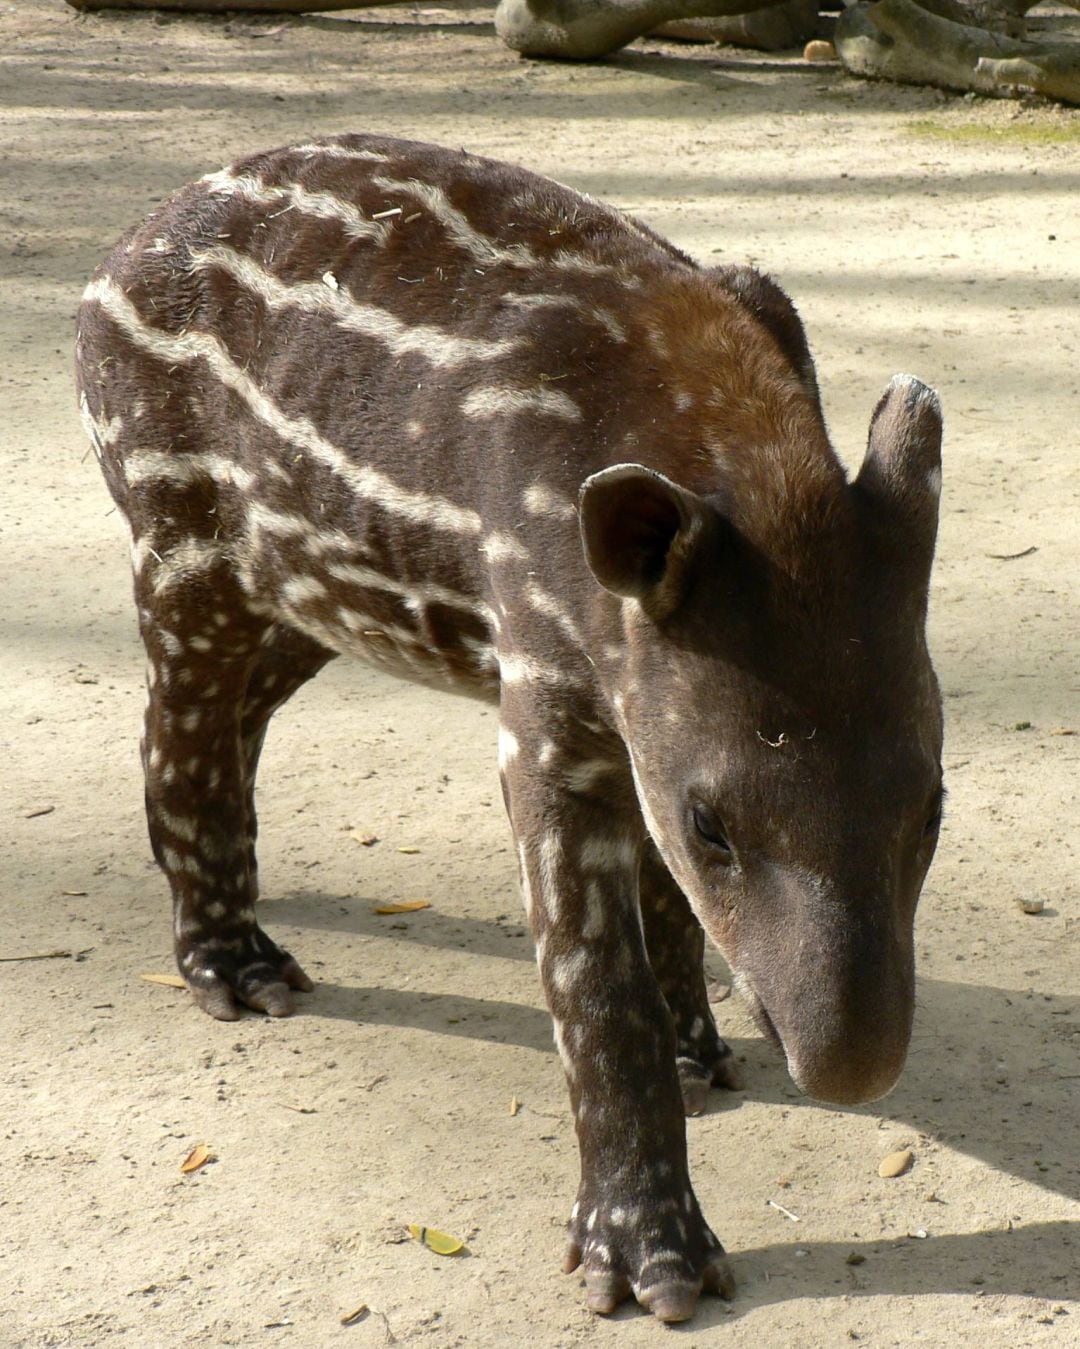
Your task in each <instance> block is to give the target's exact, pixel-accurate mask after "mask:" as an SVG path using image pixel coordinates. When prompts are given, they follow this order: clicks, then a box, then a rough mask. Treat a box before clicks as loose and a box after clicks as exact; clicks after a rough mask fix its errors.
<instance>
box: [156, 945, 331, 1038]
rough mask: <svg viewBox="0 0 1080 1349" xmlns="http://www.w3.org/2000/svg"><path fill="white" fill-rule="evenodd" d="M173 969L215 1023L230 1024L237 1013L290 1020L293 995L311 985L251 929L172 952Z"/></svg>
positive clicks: (292, 963) (293, 963)
mask: <svg viewBox="0 0 1080 1349" xmlns="http://www.w3.org/2000/svg"><path fill="white" fill-rule="evenodd" d="M177 964H178V965H179V966H180V972H181V974H182V975H183V976H184V978H185V979H186V980H187V985H188V988H190V989H191V992H192V994H193V996H194V998H195V1001H196V1002H197V1003H198V1004H199V1006H200V1007H201V1008H202V1010H203V1011H204V1012H208V1013H209V1014H210V1016H212V1017H215V1018H216V1019H217V1020H218V1021H236V1020H237V1019H238V1018H239V1016H240V1011H241V1008H242V1007H250V1008H252V1009H253V1010H254V1011H256V1012H266V1014H267V1015H268V1016H291V1015H292V1013H293V1012H294V1011H295V1010H296V1001H295V999H294V997H293V990H294V989H295V990H299V991H300V992H301V993H310V992H311V990H312V989H313V988H314V987H315V985H314V984H313V983H312V982H311V980H310V979H309V978H308V977H307V975H306V974H305V973H304V971H303V970H302V969H301V968H300V966H299V965H298V964H297V963H296V961H295V960H294V959H293V958H292V956H291V955H289V953H288V951H283V950H282V949H281V947H280V946H278V945H277V944H276V943H275V942H272V941H271V940H270V938H269V937H268V936H267V935H266V933H265V932H263V931H262V930H261V929H260V928H258V927H256V926H254V925H252V927H251V928H249V929H247V930H246V931H245V932H244V933H243V935H241V936H239V937H232V938H215V937H209V938H205V939H202V940H199V941H191V942H187V943H185V944H184V946H183V948H182V949H178V950H177Z"/></svg>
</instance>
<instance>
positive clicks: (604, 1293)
mask: <svg viewBox="0 0 1080 1349" xmlns="http://www.w3.org/2000/svg"><path fill="white" fill-rule="evenodd" d="M705 1085H706V1088H707V1084H705ZM584 1210H585V1204H584V1203H581V1202H580V1201H579V1205H578V1208H577V1210H576V1212H575V1217H574V1218H573V1219H571V1224H570V1227H571V1237H570V1242H569V1244H568V1246H567V1250H566V1258H565V1259H564V1261H563V1271H564V1272H565V1273H567V1274H572V1273H573V1272H574V1271H575V1270H577V1269H580V1270H581V1273H582V1274H583V1275H584V1280H585V1305H586V1307H587V1308H588V1309H589V1311H592V1312H597V1313H598V1314H599V1315H601V1316H608V1315H610V1314H611V1313H612V1312H613V1311H614V1310H615V1309H616V1307H618V1305H619V1304H620V1303H621V1302H624V1301H626V1299H628V1298H629V1297H631V1296H634V1297H636V1298H637V1301H638V1302H639V1303H640V1305H641V1306H642V1307H643V1308H644V1309H645V1310H646V1311H649V1312H651V1313H652V1315H653V1316H655V1317H656V1318H657V1320H659V1321H670V1322H674V1321H688V1320H689V1319H690V1318H691V1317H692V1316H693V1314H694V1310H695V1308H696V1307H697V1304H698V1299H699V1298H700V1296H701V1294H702V1292H703V1291H704V1292H706V1293H718V1294H719V1295H720V1296H721V1297H724V1298H730V1297H732V1296H733V1295H734V1292H735V1280H734V1278H733V1277H732V1274H731V1269H730V1267H729V1265H728V1262H727V1258H726V1256H725V1255H724V1250H723V1247H722V1246H721V1245H720V1243H719V1241H717V1239H716V1237H715V1236H714V1235H713V1234H712V1232H711V1231H710V1230H709V1228H708V1226H707V1224H706V1223H705V1220H704V1219H703V1218H702V1216H701V1212H700V1210H699V1209H698V1207H697V1204H696V1201H695V1200H694V1198H693V1194H692V1192H690V1191H687V1192H686V1193H685V1195H684V1196H683V1201H682V1202H681V1203H679V1204H678V1205H676V1204H674V1203H672V1201H671V1199H670V1198H668V1197H666V1196H664V1197H661V1196H650V1197H649V1198H648V1199H645V1200H643V1201H642V1202H639V1203H635V1204H629V1203H628V1204H626V1205H625V1206H624V1205H617V1206H614V1207H612V1208H610V1209H608V1208H606V1207H604V1206H602V1205H597V1206H596V1207H593V1208H590V1209H589V1210H588V1212H589V1216H588V1219H587V1220H586V1221H585V1222H584V1223H582V1222H581V1221H580V1217H579V1215H580V1214H581V1213H582V1212H583V1211H584ZM669 1219H670V1221H668V1220H669Z"/></svg>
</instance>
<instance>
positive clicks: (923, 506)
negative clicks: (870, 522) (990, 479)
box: [855, 375, 941, 578]
mask: <svg viewBox="0 0 1080 1349" xmlns="http://www.w3.org/2000/svg"><path fill="white" fill-rule="evenodd" d="M855 488H856V491H858V492H859V493H861V494H862V495H864V496H865V497H866V498H867V499H869V500H870V501H871V502H872V503H873V505H874V507H875V515H876V517H877V519H878V522H879V525H880V526H882V527H883V529H884V532H885V534H886V535H887V536H891V537H892V538H893V539H894V540H895V545H896V546H897V547H898V548H899V549H900V551H901V552H902V553H903V554H906V555H907V557H908V558H909V559H910V560H911V561H912V562H914V563H915V565H916V567H917V568H918V570H919V572H920V573H922V576H923V577H924V578H929V574H930V563H931V561H932V560H933V555H934V543H935V541H936V539H937V526H938V506H939V504H940V498H941V403H940V402H939V400H938V396H937V394H936V393H935V392H934V391H933V389H931V388H929V387H928V386H927V385H925V384H922V383H921V382H920V381H919V380H917V379H915V378H913V377H912V376H911V375H897V376H896V377H895V378H894V379H893V380H892V382H891V383H890V385H889V387H888V388H887V389H886V390H885V393H884V394H883V395H882V398H881V401H880V402H879V403H878V405H877V407H876V408H875V409H874V415H873V417H872V418H871V419H870V441H869V445H868V447H867V451H866V458H865V459H864V460H863V466H862V468H861V469H860V470H859V475H858V477H857V478H856V480H855Z"/></svg>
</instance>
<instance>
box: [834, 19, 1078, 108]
mask: <svg viewBox="0 0 1080 1349" xmlns="http://www.w3.org/2000/svg"><path fill="white" fill-rule="evenodd" d="M833 41H834V43H835V45H836V51H837V54H838V55H839V57H840V60H841V61H842V62H843V63H844V65H845V67H846V68H847V69H848V70H849V71H850V72H851V74H853V75H866V76H870V77H872V78H875V79H883V80H897V81H899V82H900V83H902V84H932V85H936V86H938V87H939V88H942V89H957V90H961V91H963V92H967V91H973V92H975V93H977V94H989V95H991V96H992V97H996V98H1017V97H1020V96H1021V95H1023V94H1026V93H1036V94H1042V95H1044V96H1045V97H1047V98H1054V99H1058V100H1060V101H1061V102H1063V103H1080V47H1078V46H1076V45H1075V44H1069V43H1052V42H1023V41H1019V40H1017V39H1015V38H1010V37H1006V36H1004V35H1003V34H1000V33H990V32H987V31H986V30H985V29H982V28H975V27H972V26H970V25H967V24H960V23H954V22H952V21H951V20H949V19H943V18H939V17H938V16H937V15H936V14H931V13H930V12H929V10H928V9H924V8H923V7H922V6H921V5H916V4H914V3H912V0H876V3H866V0H860V3H858V4H855V5H853V6H852V7H851V8H850V9H847V10H845V11H844V13H843V14H841V15H840V18H839V21H838V23H837V26H836V33H835V36H834V39H833Z"/></svg>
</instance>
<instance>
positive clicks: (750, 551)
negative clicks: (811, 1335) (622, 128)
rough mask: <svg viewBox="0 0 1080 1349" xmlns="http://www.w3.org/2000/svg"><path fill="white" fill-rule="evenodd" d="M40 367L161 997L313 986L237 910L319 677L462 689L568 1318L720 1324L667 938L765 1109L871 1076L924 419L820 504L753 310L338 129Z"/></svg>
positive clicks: (916, 595) (253, 169)
mask: <svg viewBox="0 0 1080 1349" xmlns="http://www.w3.org/2000/svg"><path fill="white" fill-rule="evenodd" d="M77 353H78V373H79V386H80V399H81V408H82V413H83V418H84V421H85V424H86V428H87V431H88V434H89V436H90V438H91V441H92V444H93V446H94V449H95V451H96V454H97V456H98V458H99V460H100V462H101V465H102V469H103V471H104V473H105V477H106V480H107V482H108V485H109V489H110V491H111V492H112V495H113V497H114V498H115V500H116V502H117V503H118V505H119V507H120V509H121V511H122V513H123V515H124V517H125V518H126V520H127V521H128V523H129V525H130V527H131V535H132V559H133V565H134V573H135V595H136V601H137V605H138V612H139V622H140V628H141V632H142V636H143V640H144V642H145V645H146V649H147V654H148V657H149V665H148V682H149V698H148V706H147V713H146V723H145V736H144V741H143V762H144V768H145V774H146V801H147V816H148V821H149V827H150V835H151V841H152V845H153V848H154V852H155V856H156V857H157V859H158V862H159V863H160V865H161V867H162V869H163V870H164V872H165V874H166V876H167V877H168V880H169V883H170V886H171V888H172V893H173V905H174V920H175V934H176V952H177V959H178V962H179V966H180V969H181V971H182V972H183V974H184V976H185V979H186V980H187V983H188V986H189V987H190V988H191V990H192V992H193V994H194V996H195V998H196V1000H197V1001H198V1003H199V1005H200V1006H201V1007H203V1008H204V1009H205V1010H206V1011H207V1012H209V1013H211V1015H213V1016H215V1017H218V1018H222V1019H231V1018H234V1017H236V1016H237V1015H239V1009H240V1008H241V1007H242V1006H248V1007H252V1008H255V1009H259V1010H263V1011H266V1012H269V1013H270V1014H271V1015H275V1016H277V1015H285V1014H287V1013H289V1012H290V1011H292V1010H293V1005H294V991H295V990H310V989H311V987H312V985H311V982H310V980H309V979H308V978H307V976H306V975H305V974H304V973H303V971H302V969H301V968H300V966H299V965H298V964H297V962H296V961H295V960H294V959H293V958H292V957H291V956H290V955H289V954H288V953H287V952H285V951H282V950H281V949H280V948H279V947H278V946H277V945H276V944H275V943H274V942H273V941H272V940H271V939H270V938H269V937H268V936H267V935H266V934H265V933H263V932H262V930H261V928H260V927H259V925H258V923H257V921H256V918H255V901H256V898H257V893H258V880H257V870H256V862H255V832H256V827H255V826H256V822H255V809H254V783H255V773H256V769H257V765H258V758H259V751H260V748H261V745H262V741H263V736H264V734H265V731H266V726H267V723H268V721H269V718H270V716H271V715H272V714H273V712H274V711H275V710H276V709H277V708H278V707H279V706H280V705H281V704H282V703H284V702H285V701H286V699H288V698H289V696H290V695H291V694H292V693H293V692H295V690H296V689H297V688H299V687H300V685H301V684H302V683H304V682H305V681H306V680H307V679H309V678H311V677H312V676H313V675H314V674H316V673H317V672H318V670H319V669H320V668H321V667H322V666H323V665H324V664H325V663H326V662H327V661H328V660H329V659H331V658H332V657H333V656H335V655H337V654H348V655H354V656H358V657H360V658H361V659H363V660H366V661H368V662H370V663H372V664H374V665H377V666H380V667H383V668H386V669H389V670H391V671H393V672H396V673H398V674H400V675H402V676H404V677H406V678H409V679H414V680H419V681H422V682H425V683H429V684H432V685H435V686H437V687H442V688H446V689H448V690H450V691H456V692H462V693H467V694H471V695H475V696H479V697H483V698H487V699H491V700H496V701H497V702H498V704H499V709H500V734H499V767H500V772H501V775H502V781H503V787H504V793H505V797H506V801H507V807H508V811H509V815H510V820H511V825H512V828H513V831H514V836H515V840H516V844H517V848H518V854H519V858H520V864H521V879H522V888H523V892H524V896H525V903H526V907H527V909H528V913H529V919H530V923H531V926H532V929H533V932H534V935H535V938H536V942H537V947H538V957H539V963H540V969H541V974H542V977H543V980H544V986H545V992H546V994H547V998H548V1002H549V1005H550V1007H551V1010H552V1014H553V1017H554V1021H555V1038H556V1043H557V1045H558V1047H559V1051H560V1053H561V1055H562V1059H563V1064H564V1067H565V1071H566V1076H567V1080H568V1083H569V1087H570V1096H571V1102H572V1105H573V1109H574V1112H575V1116H576V1121H577V1127H578V1136H579V1140H580V1145H581V1155H582V1179H581V1186H580V1190H579V1194H578V1200H577V1203H576V1204H575V1206H574V1210H573V1215H572V1218H571V1242H570V1250H569V1254H568V1258H567V1266H568V1268H575V1267H576V1266H577V1265H578V1264H581V1265H582V1267H583V1269H584V1273H585V1280H586V1285H587V1288H588V1302H589V1305H590V1306H591V1307H593V1308H594V1309H595V1310H598V1311H607V1310H610V1309H611V1308H612V1307H614V1306H615V1304H616V1303H617V1302H618V1301H619V1300H621V1299H622V1298H623V1297H625V1296H627V1295H628V1294H629V1293H630V1292H633V1293H634V1295H635V1296H636V1297H637V1298H638V1300H639V1301H640V1302H641V1303H642V1304H643V1305H644V1306H647V1307H649V1308H650V1309H651V1310H652V1311H653V1312H654V1313H656V1314H657V1315H658V1316H660V1317H661V1318H662V1319H665V1320H679V1319H683V1318H685V1317H686V1316H689V1315H690V1314H691V1312H692V1311H693V1308H694V1305H695V1302H696V1300H697V1297H698V1295H699V1292H700V1291H701V1289H702V1288H705V1289H706V1290H710V1291H719V1292H722V1293H725V1294H726V1295H729V1294H730V1291H731V1281H730V1275H729V1274H728V1272H727V1267H726V1263H725V1260H724V1257H723V1252H722V1249H721V1247H720V1245H719V1243H718V1242H717V1240H716V1238H715V1237H714V1236H713V1234H712V1232H711V1231H710V1230H709V1228H708V1227H707V1225H706V1224H705V1222H704V1219H703V1218H702V1216H701V1213H700V1210H699V1208H698V1205H697V1200H696V1199H695V1197H694V1194H693V1191H692V1190H691V1188H690V1182H689V1178H688V1173H687V1166H686V1148H685V1137H684V1123H683V1112H684V1109H685V1111H686V1112H687V1113H697V1112H698V1111H700V1109H702V1108H703V1106H704V1102H705V1097H706V1093H707V1090H708V1087H709V1086H710V1084H720V1085H734V1084H735V1083H736V1080H737V1074H736V1072H735V1069H734V1066H733V1062H732V1058H731V1055H730V1051H729V1050H728V1048H727V1046H726V1045H725V1044H724V1042H723V1041H722V1040H721V1039H720V1038H719V1036H718V1034H717V1032H716V1028H715V1025H714V1023H713V1020H712V1016H711V1013H710V1010H709V1006H708V1002H707V999H706V996H705V988H704V982H703V976H702V949H703V941H704V937H703V928H704V929H705V930H707V931H708V932H709V934H710V935H711V936H713V937H714V938H715V939H716V940H717V941H718V942H719V943H720V945H721V947H722V948H723V949H724V951H725V953H726V954H727V955H728V957H729V959H730V960H731V961H732V963H733V966H734V967H735V969H736V973H737V976H738V978H739V981H740V984H741V986H742V987H744V988H745V990H746V993H747V996H748V997H749V999H750V1002H751V1006H752V1007H754V1009H755V1010H756V1011H757V1013H758V1014H759V1015H760V1017H761V1019H762V1023H763V1024H764V1025H765V1026H767V1028H768V1029H769V1030H770V1032H771V1033H775V1034H776V1035H777V1037H778V1038H779V1039H780V1040H781V1041H782V1043H783V1045H784V1048H785V1050H786V1051H787V1055H788V1060H789V1064H790V1065H791V1067H792V1072H793V1073H794V1074H795V1076H796V1077H797V1080H799V1081H800V1083H801V1084H802V1085H804V1086H805V1087H806V1089H808V1090H811V1091H814V1092H819V1093H821V1094H824V1095H832V1096H833V1097H834V1098H835V1099H839V1100H859V1099H866V1098H867V1097H868V1096H870V1095H873V1094H878V1093H880V1091H882V1090H885V1089H887V1088H888V1086H889V1084H890V1083H891V1081H892V1080H893V1078H894V1077H895V1075H896V1073H897V1072H899V1068H900V1065H901V1063H902V1061H903V1057H904V1053H905V1050H906V1045H907V1037H908V1031H909V1027H910V1008H911V1000H912V962H911V947H912V939H911V933H912V922H913V916H914V908H915V902H916V900H917V898H918V893H919V889H920V887H921V884H922V879H923V876H924V874H925V871H926V867H927V866H928V864H929V860H930V856H931V854H932V852H933V846H934V840H935V837H936V828H937V819H938V816H939V814H940V795H941V783H940V766H939V759H940V742H941V719H940V701H939V699H938V695H937V687H936V684H935V682H934V679H933V672H932V670H931V668H930V664H929V658H928V656H927V654H926V648H925V642H924V638H923V625H924V619H925V607H926V595H927V585H928V578H929V568H930V561H931V557H932V553H933V544H934V532H935V528H936V521H937V492H938V488H939V485H940V461H939V442H940V413H939V409H938V406H937V400H936V398H935V397H934V395H933V394H932V393H931V392H930V391H929V390H928V389H926V388H925V387H924V386H923V385H921V384H919V383H918V382H917V381H915V380H911V379H908V378H902V379H898V380H896V381H894V382H893V384H892V385H891V386H890V388H889V390H888V391H887V392H886V394H885V396H884V398H883V399H882V402H881V403H880V405H879V407H878V409H877V411H876V412H875V415H874V420H873V423H872V426H871V435H870V448H869V450H868V453H867V458H866V462H865V464H864V466H863V469H862V471H861V472H860V474H859V475H858V478H857V479H856V480H855V481H854V482H853V483H849V482H848V481H847V478H846V476H845V474H844V472H843V471H842V469H841V467H840V465H839V463H838V461H837V459H836V457H835V455H834V454H833V452H832V449H831V447H830V446H829V443H828V438H827V436H826V433H825V428H824V423H823V420H822V415H821V408H820V403H819V398H818V390H817V384H816V378H815V374H814V367H813V362H812V360H811V358H810V354H809V350H808V348H807V344H806V339H805V336H804V334H803V329H802V325H801V323H800V322H799V319H798V317H797V315H796V313H795V310H794V309H793V307H792V306H791V303H790V301H789V300H788V299H787V297H786V296H785V295H784V294H783V292H782V291H780V289H779V288H778V287H777V286H775V285H774V284H773V283H772V282H771V281H769V280H768V279H767V278H765V277H763V276H761V275H759V274H758V273H757V272H755V271H753V270H751V269H749V268H741V267H728V268H720V269H714V270H711V271H708V270H703V269H701V268H699V267H698V266H697V265H696V264H695V263H693V262H692V261H691V260H690V259H689V258H687V257H685V256H684V255H683V254H681V253H680V252H679V251H678V250H676V249H675V248H673V247H672V246H671V245H670V244H668V243H666V242H665V241H664V240H662V239H660V238H658V237H657V236H656V235H655V234H653V233H652V231H650V230H649V229H648V228H647V227H645V226H643V225H640V224H638V223H637V222H635V221H633V220H631V219H629V218H628V217H626V216H624V215H621V214H620V213H619V212H617V211H615V210H613V209H611V208H609V207H607V206H604V205H601V204H599V203H597V202H594V201H591V200H590V199H588V198H586V197H583V196H581V195H579V194H577V193H575V192H573V191H571V190H569V189H567V188H565V187H561V186H559V185H558V184H556V183H553V182H550V181H548V180H545V179H541V178H538V177H536V176H535V175H533V174H530V173H527V172H525V171H524V170H521V169H518V168H514V167H511V166H509V165H504V164H497V163H494V162H492V161H489V160H485V159H480V158H477V157H475V156H472V155H469V154H466V153H464V152H453V151H449V150H444V149H441V148H438V147H434V146H426V145H417V144H412V143H409V142H405V141H397V140H392V139H388V138H382V137H374V136H342V137H337V138H334V139H331V140H326V141H320V142H317V143H315V142H312V143H308V144H301V145H296V146H291V147H287V148H283V149H279V150H275V151H271V152H269V153H267V154H263V155H256V156H253V157H251V158H248V159H245V160H243V161H240V162H239V163H237V164H235V165H233V166H232V167H231V168H228V169H225V170H222V171H221V172H217V173H212V174H210V175H208V176H207V177H205V178H203V179H201V180H200V181H199V182H197V183H194V184H192V185H191V186H189V187H187V188H185V189H183V190H182V191H181V192H179V193H178V194H177V195H176V196H175V197H174V198H172V199H171V200H170V201H168V202H166V203H165V204H164V205H163V206H162V207H161V208H160V209H158V210H157V211H155V212H154V213H153V214H152V215H151V216H149V217H148V219H147V220H146V221H144V222H143V223H142V224H141V225H139V226H137V227H136V228H135V229H134V230H132V231H131V232H130V233H129V234H128V235H127V236H125V238H124V239H123V240H122V241H121V243H120V244H119V245H118V246H117V248H116V249H115V250H114V251H113V253H112V254H111V255H110V257H109V258H108V259H107V261H106V262H105V263H104V265H103V266H102V267H101V268H100V269H99V271H98V272H97V274H96V275H95V277H94V279H93V280H92V281H91V283H90V285H89V287H88V289H87V291H86V294H85V297H84V301H83V304H82V307H81V309H80V313H79V338H78V345H77ZM871 723H872V725H873V727H874V746H873V752H871V751H870V750H869V749H868V745H869V743H870V740H869V737H868V736H867V734H866V728H867V726H868V725H869V724H871Z"/></svg>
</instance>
